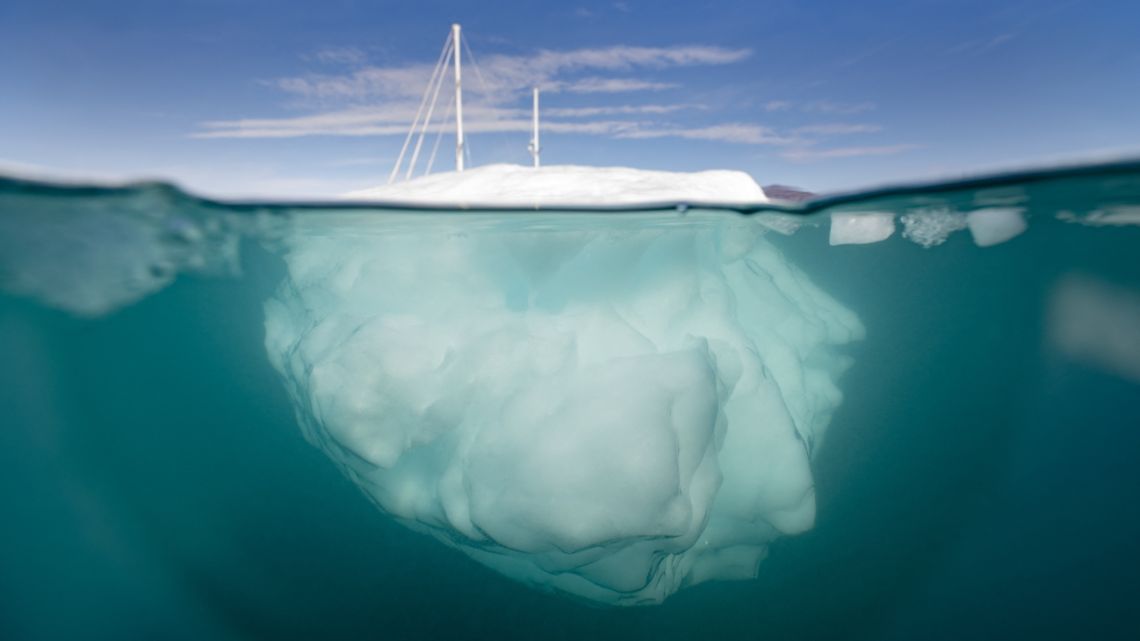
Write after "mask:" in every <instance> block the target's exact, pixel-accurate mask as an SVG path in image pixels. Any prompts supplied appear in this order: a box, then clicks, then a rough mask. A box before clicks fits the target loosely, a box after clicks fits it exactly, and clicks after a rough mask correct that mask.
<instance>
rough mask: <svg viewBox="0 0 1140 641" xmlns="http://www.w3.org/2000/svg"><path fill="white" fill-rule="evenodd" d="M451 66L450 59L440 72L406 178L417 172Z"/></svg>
mask: <svg viewBox="0 0 1140 641" xmlns="http://www.w3.org/2000/svg"><path fill="white" fill-rule="evenodd" d="M450 68H451V62H450V61H449V62H448V63H446V64H445V65H444V66H443V73H441V74H439V82H437V83H436V85H435V93H434V94H433V95H432V97H431V106H430V107H428V112H427V117H426V118H424V122H423V126H422V127H420V138H419V140H417V141H416V150H415V152H413V153H412V160H411V162H409V163H408V174H407V176H405V179H410V178H411V177H412V173H414V172H415V169H416V162H417V161H418V160H419V157H420V149H422V148H423V146H424V134H425V133H427V128H428V125H429V124H431V115H432V113H434V112H435V105H436V103H437V102H439V90H440V89H442V88H443V81H444V80H445V79H446V77H447V70H448V69H450ZM414 126H415V125H413V127H414Z"/></svg>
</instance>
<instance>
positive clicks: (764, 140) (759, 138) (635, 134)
mask: <svg viewBox="0 0 1140 641" xmlns="http://www.w3.org/2000/svg"><path fill="white" fill-rule="evenodd" d="M616 137H618V138H686V139H689V140H715V141H718V142H731V143H738V144H745V145H786V144H789V143H790V142H792V139H791V138H788V137H785V136H781V135H779V134H777V133H776V132H775V131H773V130H772V129H771V128H769V127H765V126H762V125H756V124H751V123H728V124H722V125H712V126H708V127H662V128H639V129H634V130H632V131H625V132H621V133H619V134H618V135H617V136H616Z"/></svg>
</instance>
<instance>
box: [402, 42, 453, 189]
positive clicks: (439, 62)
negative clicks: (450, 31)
mask: <svg viewBox="0 0 1140 641" xmlns="http://www.w3.org/2000/svg"><path fill="white" fill-rule="evenodd" d="M453 44H454V42H453V39H452V38H451V36H450V35H448V37H447V40H446V41H445V42H444V43H443V51H441V52H440V53H439V60H436V62H435V68H434V69H432V72H431V79H430V80H428V84H427V87H424V97H423V99H421V100H420V108H419V109H417V110H416V119H415V120H413V121H412V128H411V129H410V130H409V131H408V136H407V137H406V138H404V146H403V147H401V148H400V155H399V156H397V157H396V166H395V167H392V173H391V174H389V175H388V184H389V185H391V184H392V183H393V182H395V181H396V176H398V175H399V173H400V166H401V165H403V164H404V154H405V153H406V152H407V151H408V144H409V143H411V142H412V136H413V135H414V134H415V133H416V125H417V124H419V122H420V115H421V114H422V113H423V110H424V105H426V104H427V98H428V94H429V93H430V92H431V86H432V84H433V83H434V82H435V78H436V76H437V75H439V74H440V73H441V71H440V67H441V66H442V65H443V61H444V60H446V59H447V52H448V51H449V50H450V48H451V46H452V45H453Z"/></svg>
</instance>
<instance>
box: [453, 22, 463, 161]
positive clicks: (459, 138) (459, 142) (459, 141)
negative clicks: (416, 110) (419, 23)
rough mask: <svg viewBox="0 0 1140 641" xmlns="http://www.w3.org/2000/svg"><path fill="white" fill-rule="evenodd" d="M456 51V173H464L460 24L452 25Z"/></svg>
mask: <svg viewBox="0 0 1140 641" xmlns="http://www.w3.org/2000/svg"><path fill="white" fill-rule="evenodd" d="M451 37H452V39H453V43H454V49H455V171H463V84H462V80H461V78H462V76H461V70H460V68H459V58H460V56H459V47H460V41H459V38H460V36H459V24H458V23H456V24H453V25H451Z"/></svg>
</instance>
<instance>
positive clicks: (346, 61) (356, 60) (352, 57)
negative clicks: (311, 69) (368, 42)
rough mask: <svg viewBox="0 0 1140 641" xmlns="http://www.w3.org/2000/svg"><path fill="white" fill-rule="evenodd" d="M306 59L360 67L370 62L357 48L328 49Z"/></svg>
mask: <svg viewBox="0 0 1140 641" xmlns="http://www.w3.org/2000/svg"><path fill="white" fill-rule="evenodd" d="M304 58H305V59H307V60H314V61H316V62H321V63H324V64H331V65H359V64H363V63H364V62H365V61H367V60H368V55H367V54H365V53H364V51H363V50H361V49H357V48H356V47H328V48H326V49H321V50H320V51H317V52H316V53H314V54H312V55H310V56H304Z"/></svg>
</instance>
